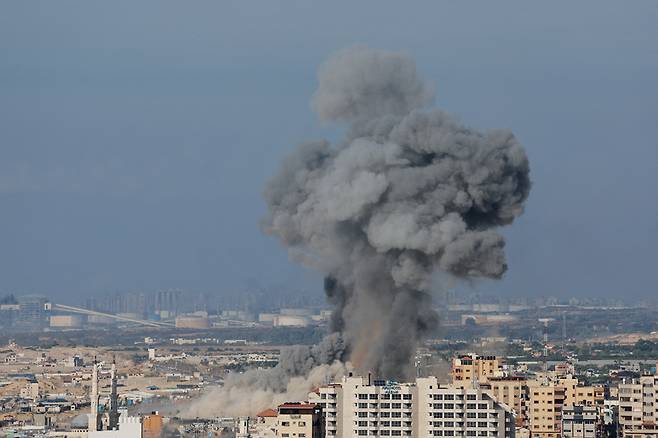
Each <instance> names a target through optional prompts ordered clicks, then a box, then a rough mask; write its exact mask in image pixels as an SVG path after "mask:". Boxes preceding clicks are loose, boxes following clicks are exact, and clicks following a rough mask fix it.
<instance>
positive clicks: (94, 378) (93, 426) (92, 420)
mask: <svg viewBox="0 0 658 438" xmlns="http://www.w3.org/2000/svg"><path fill="white" fill-rule="evenodd" d="M90 401H91V412H90V413H89V427H88V430H89V432H92V431H97V430H99V426H100V415H99V413H98V401H99V395H98V363H97V362H96V359H95V358H94V364H93V369H92V372H91V400H90Z"/></svg>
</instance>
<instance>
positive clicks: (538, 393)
mask: <svg viewBox="0 0 658 438" xmlns="http://www.w3.org/2000/svg"><path fill="white" fill-rule="evenodd" d="M565 397H566V391H565V389H564V387H562V386H556V385H555V384H553V383H544V382H540V381H529V382H528V399H529V400H528V407H527V416H528V423H529V424H528V426H529V429H530V434H531V435H530V436H531V437H533V438H558V437H559V436H560V432H561V428H562V427H561V426H562V406H563V405H564V400H565Z"/></svg>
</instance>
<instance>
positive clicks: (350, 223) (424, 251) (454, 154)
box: [265, 47, 530, 378]
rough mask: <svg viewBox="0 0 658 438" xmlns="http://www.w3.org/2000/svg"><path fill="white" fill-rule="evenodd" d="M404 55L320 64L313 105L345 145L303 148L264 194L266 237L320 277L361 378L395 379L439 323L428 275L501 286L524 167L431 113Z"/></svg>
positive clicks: (509, 147) (506, 139) (519, 154)
mask: <svg viewBox="0 0 658 438" xmlns="http://www.w3.org/2000/svg"><path fill="white" fill-rule="evenodd" d="M433 96H434V93H433V89H432V87H431V86H430V85H428V84H427V83H426V82H425V81H423V80H422V79H420V78H419V77H418V75H417V73H416V67H415V63H414V61H413V60H412V59H411V58H410V57H409V56H407V55H405V54H401V53H394V52H386V51H380V50H372V49H368V48H365V47H354V48H349V49H346V50H342V51H340V52H338V53H336V54H335V55H333V56H332V57H331V58H329V60H328V61H327V62H326V63H325V64H324V65H323V66H322V67H321V69H320V72H319V87H318V90H317V92H316V94H315V96H314V98H313V108H314V109H315V111H316V112H317V113H318V115H319V116H320V118H321V119H322V120H324V121H338V122H347V123H348V124H349V129H348V133H347V135H346V138H345V139H344V140H343V141H342V142H340V143H339V144H337V145H331V144H329V142H327V141H313V142H309V143H305V144H302V145H301V146H299V147H298V148H297V149H296V151H295V152H294V153H293V154H292V155H291V156H289V157H288V158H287V159H286V160H285V162H284V163H283V166H282V168H281V170H280V172H279V173H278V174H277V175H276V176H275V177H274V178H273V179H272V180H271V181H270V183H269V185H268V186H267V188H266V190H265V199H266V201H267V204H268V207H269V215H268V217H267V218H266V219H265V229H266V231H267V232H268V233H270V234H272V235H275V236H277V237H278V238H279V239H280V240H281V242H282V243H283V244H284V245H286V246H287V247H288V248H289V251H290V253H291V256H292V257H294V258H295V259H297V260H300V261H301V262H303V263H305V264H307V265H309V266H312V267H313V268H316V269H318V270H319V271H320V272H322V273H324V274H325V275H326V276H327V278H326V280H325V290H326V292H327V295H328V298H329V301H330V302H331V303H332V304H333V305H334V306H335V312H334V316H333V321H332V322H333V327H334V329H335V330H337V331H340V332H341V333H342V335H343V337H344V340H345V342H346V344H347V348H348V352H349V359H350V360H351V362H352V363H353V365H354V366H355V367H356V369H357V370H359V371H364V372H365V371H373V372H375V373H377V374H378V375H380V376H382V377H390V378H393V377H404V375H405V373H406V372H407V371H408V369H409V368H408V365H409V364H410V362H411V360H412V356H413V353H414V351H415V348H416V344H417V341H418V340H419V339H422V338H423V336H424V335H426V334H427V333H428V332H430V331H431V330H433V329H434V328H435V326H436V325H437V316H436V314H435V312H434V311H433V310H431V302H430V301H431V300H430V296H429V294H428V292H429V290H430V284H431V280H432V274H433V272H435V271H436V270H439V271H443V272H445V273H447V274H449V275H451V276H455V277H458V278H465V277H487V278H499V277H501V276H502V275H503V273H504V272H505V270H506V264H505V255H504V252H503V249H504V246H505V242H504V240H503V238H502V236H501V235H500V234H498V232H497V231H496V228H497V227H498V226H502V225H506V224H509V223H511V222H512V221H513V220H514V219H515V218H516V217H517V216H519V215H520V214H521V213H522V211H523V204H524V202H525V200H526V198H527V196H528V192H529V190H530V180H529V167H528V159H527V157H526V154H525V152H524V150H523V147H522V146H521V145H520V144H519V143H518V142H517V141H516V139H515V138H514V135H513V134H512V133H511V132H509V131H505V130H496V131H488V132H478V131H475V130H473V129H471V128H468V127H465V126H463V125H461V124H459V123H458V122H457V121H456V120H455V119H454V118H452V117H451V116H450V115H448V114H446V113H444V112H442V111H439V110H436V109H429V108H428V106H429V105H430V104H431V103H432V101H433Z"/></svg>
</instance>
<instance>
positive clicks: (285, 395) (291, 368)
mask: <svg viewBox="0 0 658 438" xmlns="http://www.w3.org/2000/svg"><path fill="white" fill-rule="evenodd" d="M344 356H345V345H344V342H343V340H342V339H341V337H340V336H339V335H338V334H337V333H334V334H332V335H329V336H325V338H324V339H323V340H322V342H320V343H319V344H318V345H314V346H312V347H308V346H296V347H291V348H288V349H284V350H282V351H281V356H280V358H279V363H278V364H277V366H275V367H274V368H270V369H266V370H258V369H252V370H249V371H247V372H245V373H244V374H231V375H229V377H228V378H227V379H226V381H225V382H224V386H221V387H215V388H211V389H210V390H209V391H207V392H206V393H205V394H204V396H203V397H201V398H200V399H198V400H196V401H194V402H193V403H191V404H190V405H189V406H188V407H187V408H186V409H185V410H183V411H181V412H179V413H178V415H180V416H181V417H185V418H195V417H204V418H210V417H214V416H218V415H224V416H240V415H254V414H256V413H257V412H259V411H262V410H263V409H266V408H272V407H276V406H277V405H279V404H280V403H283V402H286V401H295V400H305V399H306V398H307V396H308V393H309V391H310V390H311V389H312V388H313V387H316V386H319V385H322V384H325V383H327V382H330V381H334V380H336V379H338V378H340V377H341V376H343V375H344V374H345V373H346V372H347V371H349V370H348V368H347V367H346V364H344V363H343V360H344V359H345V357H344Z"/></svg>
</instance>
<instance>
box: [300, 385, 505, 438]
mask: <svg viewBox="0 0 658 438" xmlns="http://www.w3.org/2000/svg"><path fill="white" fill-rule="evenodd" d="M312 399H313V401H317V402H318V403H319V404H320V405H321V406H322V408H323V412H324V421H325V429H326V431H327V432H326V435H327V436H329V437H334V436H335V437H338V438H347V437H350V438H352V437H361V436H382V437H398V436H401V437H418V438H421V437H422V438H425V437H428V436H441V437H443V436H448V437H466V436H496V437H514V433H515V430H514V414H513V411H512V409H511V408H509V407H508V406H506V405H504V404H502V403H498V402H497V401H496V400H495V399H494V398H493V397H492V396H491V395H490V394H489V393H488V392H486V391H483V390H481V389H479V388H477V387H470V388H461V387H457V386H452V385H451V386H444V385H440V384H439V382H438V380H437V379H436V377H425V378H418V379H416V381H415V382H410V383H398V382H393V381H384V380H371V379H370V378H366V377H353V376H348V377H344V378H343V379H342V381H341V382H340V383H334V384H331V385H326V386H323V387H320V388H318V390H317V392H316V393H315V394H312Z"/></svg>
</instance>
